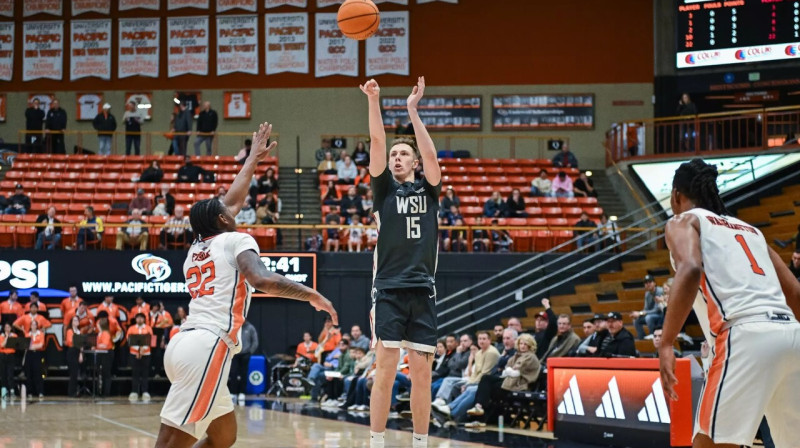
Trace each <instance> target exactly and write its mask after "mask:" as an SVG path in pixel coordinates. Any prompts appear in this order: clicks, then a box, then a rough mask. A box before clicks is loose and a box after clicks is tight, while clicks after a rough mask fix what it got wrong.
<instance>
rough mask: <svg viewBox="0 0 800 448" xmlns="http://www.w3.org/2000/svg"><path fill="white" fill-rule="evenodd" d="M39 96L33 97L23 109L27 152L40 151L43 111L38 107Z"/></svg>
mask: <svg viewBox="0 0 800 448" xmlns="http://www.w3.org/2000/svg"><path fill="white" fill-rule="evenodd" d="M39 106H40V104H39V98H33V99H32V100H31V102H30V104H29V105H28V108H27V109H25V131H26V132H25V144H26V146H27V151H28V152H31V153H33V152H41V147H42V126H43V125H44V111H43V110H42V109H40V108H39Z"/></svg>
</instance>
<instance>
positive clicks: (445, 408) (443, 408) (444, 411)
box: [433, 404, 450, 415]
mask: <svg viewBox="0 0 800 448" xmlns="http://www.w3.org/2000/svg"><path fill="white" fill-rule="evenodd" d="M433 407H434V408H436V410H437V411H439V412H441V413H442V414H444V415H450V406H448V405H446V404H445V405H441V406H439V405H433Z"/></svg>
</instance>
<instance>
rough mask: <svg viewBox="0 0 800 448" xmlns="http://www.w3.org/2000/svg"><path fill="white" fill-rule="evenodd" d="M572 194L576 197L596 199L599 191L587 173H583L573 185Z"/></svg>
mask: <svg viewBox="0 0 800 448" xmlns="http://www.w3.org/2000/svg"><path fill="white" fill-rule="evenodd" d="M572 192H573V193H575V197H580V198H596V197H597V190H595V189H594V182H592V179H590V178H589V177H588V176H587V175H586V171H581V174H580V176H578V180H576V181H575V182H574V183H573V184H572Z"/></svg>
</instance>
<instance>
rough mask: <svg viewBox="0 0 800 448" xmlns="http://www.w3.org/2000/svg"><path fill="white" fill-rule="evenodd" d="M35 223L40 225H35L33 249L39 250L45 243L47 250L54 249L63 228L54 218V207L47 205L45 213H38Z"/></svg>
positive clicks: (59, 241) (59, 240)
mask: <svg viewBox="0 0 800 448" xmlns="http://www.w3.org/2000/svg"><path fill="white" fill-rule="evenodd" d="M36 224H42V225H41V226H37V227H36V246H35V249H36V250H41V249H44V247H45V245H47V250H55V248H56V247H58V245H59V244H60V243H61V232H62V231H63V230H64V228H63V227H61V226H60V225H59V224H61V221H60V220H59V219H58V218H56V208H55V207H53V206H52V205H51V206H50V207H47V213H46V214H42V215H39V217H38V218H36Z"/></svg>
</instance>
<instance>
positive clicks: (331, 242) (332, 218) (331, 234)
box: [325, 212, 342, 252]
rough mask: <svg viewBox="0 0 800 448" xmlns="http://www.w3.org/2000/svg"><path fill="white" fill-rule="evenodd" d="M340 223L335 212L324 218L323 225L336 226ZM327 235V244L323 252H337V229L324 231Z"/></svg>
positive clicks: (340, 219) (340, 220) (339, 218)
mask: <svg viewBox="0 0 800 448" xmlns="http://www.w3.org/2000/svg"><path fill="white" fill-rule="evenodd" d="M341 223H342V218H341V217H339V215H338V214H337V213H335V212H333V213H329V214H328V215H327V216H325V225H329V226H338V225H340V224H341ZM325 232H327V233H328V242H327V243H326V244H325V250H327V251H328V252H339V229H338V228H329V229H325Z"/></svg>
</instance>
